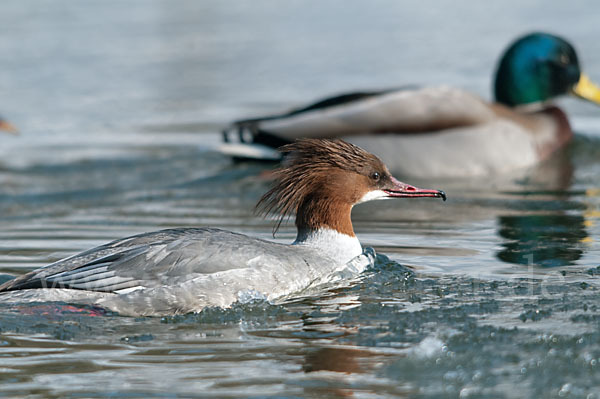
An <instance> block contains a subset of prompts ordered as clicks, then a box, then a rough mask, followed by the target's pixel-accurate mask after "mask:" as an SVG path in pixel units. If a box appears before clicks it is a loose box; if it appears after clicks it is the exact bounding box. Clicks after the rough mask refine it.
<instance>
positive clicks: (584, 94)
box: [573, 73, 600, 105]
mask: <svg viewBox="0 0 600 399" xmlns="http://www.w3.org/2000/svg"><path fill="white" fill-rule="evenodd" d="M573 93H575V95H576V96H579V97H581V98H583V99H585V100H588V101H591V102H593V103H596V104H599V105H600V88H599V87H598V86H596V85H595V84H594V83H593V82H592V81H591V80H590V78H588V76H587V75H584V74H583V73H582V74H581V76H580V77H579V82H577V84H576V85H575V86H574V87H573Z"/></svg>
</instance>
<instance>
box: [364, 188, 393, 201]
mask: <svg viewBox="0 0 600 399" xmlns="http://www.w3.org/2000/svg"><path fill="white" fill-rule="evenodd" d="M388 198H389V196H388V195H387V194H386V193H385V191H383V190H372V191H369V192H368V193H366V194H365V195H363V197H362V198H361V199H360V200H359V201H358V202H357V204H362V203H363V202H368V201H373V200H382V199H388Z"/></svg>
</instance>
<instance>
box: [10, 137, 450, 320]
mask: <svg viewBox="0 0 600 399" xmlns="http://www.w3.org/2000/svg"><path fill="white" fill-rule="evenodd" d="M281 151H282V152H284V153H287V156H286V160H285V162H284V163H283V164H282V166H281V167H280V168H279V169H278V170H276V171H275V172H274V175H275V183H274V185H273V187H272V188H271V189H270V190H269V191H268V192H267V193H266V194H265V195H264V196H263V197H262V198H261V199H260V201H259V202H258V204H257V210H259V211H260V212H262V213H263V214H265V215H266V214H270V213H278V214H280V215H281V216H280V217H281V219H279V223H281V220H282V219H283V218H285V217H288V216H292V215H295V218H296V227H297V231H298V233H297V237H296V240H295V241H294V242H293V244H291V245H289V244H288V245H286V244H279V243H274V242H269V241H265V240H261V239H257V238H251V237H248V236H245V235H242V234H238V233H234V232H230V231H225V230H219V229H215V228H180V229H169V230H161V231H156V232H151V233H144V234H140V235H136V236H132V237H127V238H123V239H119V240H116V241H113V242H110V243H108V244H105V245H102V246H100V247H97V248H93V249H90V250H88V251H85V252H82V253H80V254H77V255H74V256H71V257H69V258H66V259H63V260H60V261H58V262H55V263H52V264H50V265H48V266H46V267H43V268H40V269H37V270H34V271H32V272H30V273H27V274H25V275H23V276H21V277H17V278H15V279H13V280H11V281H8V282H6V283H4V284H3V285H1V286H0V303H3V302H24V301H26V302H31V301H35V302H40V301H43V302H47V301H67V302H70V303H82V304H91V305H95V306H99V307H102V308H105V309H108V310H111V311H115V312H118V313H119V314H121V315H131V316H159V315H173V314H179V313H188V312H198V311H200V310H202V309H203V308H205V307H207V306H220V307H228V306H230V305H231V304H232V303H234V302H235V301H237V300H238V299H239V298H240V297H244V296H246V297H247V296H248V295H255V294H256V295H260V297H263V298H266V299H267V300H274V299H277V298H282V297H285V296H286V295H289V294H292V293H295V292H298V291H301V290H303V289H305V288H307V287H314V286H315V285H318V284H319V283H323V282H328V281H333V280H334V279H336V278H337V279H339V278H345V277H347V276H352V275H355V274H357V273H360V272H361V271H363V270H364V269H365V268H366V267H367V266H369V265H370V264H372V263H373V252H372V250H371V251H363V249H362V247H361V245H360V243H359V241H358V239H357V237H356V235H355V234H354V230H353V228H352V221H351V219H350V213H351V210H352V207H353V206H354V205H356V204H359V203H362V202H366V201H371V200H376V199H384V198H415V197H438V198H442V199H444V200H445V199H446V195H445V194H444V192H443V191H439V190H425V189H419V188H416V187H413V186H411V185H408V184H405V183H402V182H400V181H398V180H396V179H395V178H394V177H393V176H392V175H391V174H390V172H389V171H388V169H387V167H386V166H385V165H384V164H383V163H382V162H381V161H380V160H379V159H378V158H377V157H376V156H374V155H372V154H370V153H368V152H366V151H364V150H363V149H361V148H359V147H357V146H355V145H353V144H349V143H346V142H344V141H341V140H326V139H306V140H301V141H297V142H295V143H293V144H289V145H286V146H283V147H282V148H281Z"/></svg>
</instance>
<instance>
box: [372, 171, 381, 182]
mask: <svg viewBox="0 0 600 399" xmlns="http://www.w3.org/2000/svg"><path fill="white" fill-rule="evenodd" d="M380 177H381V175H380V174H379V172H373V173H371V179H373V180H375V181H379V178H380Z"/></svg>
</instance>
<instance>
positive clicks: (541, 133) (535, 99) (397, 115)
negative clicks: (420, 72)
mask: <svg viewBox="0 0 600 399" xmlns="http://www.w3.org/2000/svg"><path fill="white" fill-rule="evenodd" d="M494 88H495V98H496V102H494V103H488V102H486V101H484V100H483V99H481V98H479V97H478V96H476V95H474V94H471V93H469V92H467V91H464V90H461V89H457V88H452V87H447V86H442V87H425V88H405V89H391V90H383V91H373V92H359V93H349V94H343V95H338V96H335V97H331V98H327V99H325V100H322V101H318V102H316V103H313V104H311V105H308V106H305V107H302V108H299V109H295V110H293V111H291V112H288V113H284V114H280V115H274V116H269V117H262V118H253V119H245V120H240V121H237V122H234V123H233V124H232V125H231V126H230V127H229V128H227V129H226V130H225V131H224V138H225V142H226V144H224V145H223V146H222V150H223V152H225V153H228V154H229V155H232V156H234V157H241V158H259V159H277V158H278V155H277V154H276V153H275V152H274V151H273V149H272V148H276V147H278V146H280V145H283V144H286V143H288V142H290V141H293V140H295V139H297V138H300V137H313V138H314V137H342V138H344V139H345V140H347V141H350V142H352V143H354V144H356V145H358V146H360V147H362V148H364V149H365V150H367V151H370V152H372V153H374V154H375V155H377V156H379V157H380V158H381V159H382V160H383V161H384V162H385V163H386V164H387V166H388V167H389V168H390V170H391V171H392V172H394V173H395V174H401V175H405V176H413V177H425V178H429V177H430V178H440V177H474V176H487V175H490V174H503V173H507V172H510V171H513V170H516V169H524V168H527V167H530V166H533V165H534V164H536V163H538V162H540V161H542V160H544V159H547V158H548V157H550V155H551V154H552V153H553V152H555V151H556V150H557V149H559V148H561V147H563V146H564V145H565V144H566V143H568V142H569V140H570V139H571V137H572V135H573V133H572V131H571V127H570V125H569V122H568V119H567V117H566V115H565V113H564V112H563V111H562V110H560V109H559V108H558V107H556V106H555V105H552V104H551V103H549V100H551V99H553V98H555V97H556V96H559V95H562V94H574V95H576V96H579V97H581V98H583V99H587V100H589V101H592V102H594V103H597V104H600V89H599V88H598V87H596V86H595V85H594V84H593V83H592V82H591V81H590V79H589V78H588V77H587V76H586V75H584V74H583V73H581V71H580V67H579V62H578V59H577V54H576V53H575V50H574V49H573V46H571V44H569V43H568V42H567V41H566V40H564V39H562V38H560V37H558V36H555V35H551V34H548V33H531V34H528V35H525V36H523V37H521V38H519V39H517V40H516V41H515V42H513V43H512V44H511V45H510V46H509V47H508V49H507V50H506V52H505V53H504V55H503V56H502V58H501V59H500V62H499V64H498V68H497V72H496V80H495V85H494ZM232 133H237V134H232ZM238 135H239V140H238V139H237V138H236V137H237V136H238ZM233 140H238V141H239V143H235V142H234V141H233ZM424 153H426V154H428V156H427V157H423V156H422V155H421V154H424Z"/></svg>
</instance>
